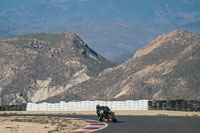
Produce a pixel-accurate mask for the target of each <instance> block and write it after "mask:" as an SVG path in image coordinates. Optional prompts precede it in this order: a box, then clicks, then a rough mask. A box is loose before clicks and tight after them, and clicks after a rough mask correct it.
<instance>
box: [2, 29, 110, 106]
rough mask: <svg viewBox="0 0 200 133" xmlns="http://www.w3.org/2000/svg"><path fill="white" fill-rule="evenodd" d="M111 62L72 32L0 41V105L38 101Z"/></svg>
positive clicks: (32, 35) (56, 93)
mask: <svg viewBox="0 0 200 133" xmlns="http://www.w3.org/2000/svg"><path fill="white" fill-rule="evenodd" d="M108 67H113V64H112V63H111V62H109V61H108V60H106V59H105V58H103V57H102V56H100V55H98V54H97V53H96V52H95V51H93V50H92V49H90V48H89V47H88V45H87V44H86V43H85V42H83V41H82V40H81V39H80V37H79V36H77V35H76V34H75V33H59V34H46V33H38V34H30V35H24V36H16V37H8V38H3V39H1V40H0V96H1V97H0V104H17V103H22V102H38V101H41V100H45V99H48V98H50V97H52V96H55V95H58V94H60V93H62V92H64V91H65V90H67V89H69V88H71V87H72V86H74V85H77V84H80V83H82V82H84V81H86V80H89V79H90V78H92V77H94V76H96V75H98V74H99V73H100V72H102V71H103V70H104V69H106V68H108Z"/></svg>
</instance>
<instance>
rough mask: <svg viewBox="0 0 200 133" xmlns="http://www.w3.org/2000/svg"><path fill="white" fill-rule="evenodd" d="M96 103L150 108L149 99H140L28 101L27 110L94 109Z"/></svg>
mask: <svg viewBox="0 0 200 133" xmlns="http://www.w3.org/2000/svg"><path fill="white" fill-rule="evenodd" d="M96 104H100V105H101V106H108V107H109V108H110V109H111V110H148V100H138V101H132V100H127V101H80V102H68V103H66V102H63V101H61V102H60V103H39V104H36V103H28V104H27V111H94V110H96Z"/></svg>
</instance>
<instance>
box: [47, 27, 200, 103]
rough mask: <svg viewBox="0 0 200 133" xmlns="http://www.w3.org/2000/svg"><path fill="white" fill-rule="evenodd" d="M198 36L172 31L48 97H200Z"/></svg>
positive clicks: (74, 98)
mask: <svg viewBox="0 0 200 133" xmlns="http://www.w3.org/2000/svg"><path fill="white" fill-rule="evenodd" d="M199 51H200V35H196V34H193V33H190V32H186V31H179V30H176V31H173V32H171V33H169V34H166V35H161V36H159V37H158V38H157V39H156V40H154V41H153V42H152V43H151V44H150V45H148V46H146V47H144V48H142V49H140V50H138V51H137V52H136V53H135V54H134V56H133V57H132V58H131V59H129V60H128V61H126V62H125V63H123V64H121V65H119V66H117V67H114V68H108V69H106V70H104V71H103V72H102V73H100V74H99V75H98V76H97V77H95V78H92V79H90V80H88V81H85V82H83V83H82V84H79V85H77V86H74V87H72V88H70V89H68V90H66V91H65V92H64V93H62V94H60V95H58V96H55V97H52V98H50V99H48V100H47V101H48V102H57V101H60V100H64V101H70V100H72V99H73V100H96V99H100V100H126V99H159V100H162V99H189V100H191V99H192V100H194V99H198V100H199V99H200V88H199V86H200V69H199V68H200V52H199Z"/></svg>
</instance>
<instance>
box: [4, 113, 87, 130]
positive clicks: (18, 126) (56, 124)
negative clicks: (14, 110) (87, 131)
mask: <svg viewBox="0 0 200 133" xmlns="http://www.w3.org/2000/svg"><path fill="white" fill-rule="evenodd" d="M86 125H87V123H85V122H80V121H77V120H71V119H65V118H57V117H39V116H37V117H36V116H34V117H29V116H27V117H26V116H20V117H18V116H11V117H0V133H67V132H69V131H73V130H76V129H80V128H82V127H85V126H86Z"/></svg>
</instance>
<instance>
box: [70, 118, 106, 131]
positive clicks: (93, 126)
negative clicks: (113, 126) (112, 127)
mask: <svg viewBox="0 0 200 133" xmlns="http://www.w3.org/2000/svg"><path fill="white" fill-rule="evenodd" d="M72 120H79V121H83V122H87V123H88V126H86V127H84V128H82V129H78V130H74V131H71V132H68V133H90V132H94V131H98V130H102V129H104V128H106V127H107V126H108V124H107V123H105V122H99V121H95V120H89V119H83V118H72Z"/></svg>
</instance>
